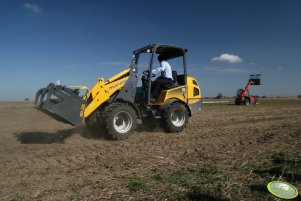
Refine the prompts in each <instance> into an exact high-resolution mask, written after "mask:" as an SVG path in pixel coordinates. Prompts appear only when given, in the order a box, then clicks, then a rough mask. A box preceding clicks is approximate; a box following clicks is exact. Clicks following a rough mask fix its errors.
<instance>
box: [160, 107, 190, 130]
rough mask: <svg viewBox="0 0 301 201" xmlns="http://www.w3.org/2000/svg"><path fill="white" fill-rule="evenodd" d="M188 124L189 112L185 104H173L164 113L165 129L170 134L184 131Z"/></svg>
mask: <svg viewBox="0 0 301 201" xmlns="http://www.w3.org/2000/svg"><path fill="white" fill-rule="evenodd" d="M187 122H188V112H187V109H186V107H185V105H184V104H182V103H179V102H175V103H171V104H170V105H169V106H168V107H167V108H166V109H165V110H164V112H163V124H164V125H163V127H164V130H165V131H166V132H168V133H179V132H181V131H183V129H184V128H185V127H186V124H187Z"/></svg>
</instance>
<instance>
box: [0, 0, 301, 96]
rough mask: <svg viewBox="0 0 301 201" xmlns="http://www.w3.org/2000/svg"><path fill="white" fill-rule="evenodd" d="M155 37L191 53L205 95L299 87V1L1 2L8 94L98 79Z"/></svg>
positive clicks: (0, 68) (0, 92) (0, 62)
mask: <svg viewBox="0 0 301 201" xmlns="http://www.w3.org/2000/svg"><path fill="white" fill-rule="evenodd" d="M149 43H164V44H173V45H179V46H183V47H185V48H187V49H188V50H189V52H188V57H187V64H188V73H189V74H190V75H192V76H194V77H196V78H197V79H198V80H199V82H200V84H201V86H202V92H203V96H204V97H205V96H216V95H217V94H218V93H223V94H224V95H226V96H233V95H235V93H236V91H237V89H238V88H242V87H244V86H245V84H246V82H247V80H248V77H249V74H252V73H261V74H262V83H263V85H261V86H254V87H252V88H251V92H252V94H256V95H260V96H262V95H267V96H296V95H298V94H301V79H300V76H301V1H298V0H283V1H278V0H264V1H262V0H252V1H251V0H249V1H247V0H246V1H236V0H227V1H223V0H219V1H215V0H210V1H209V0H208V1H200V0H187V1H168V0H161V1H159V0H155V1H141V0H140V1H138V0H127V1H123V0H112V1H102V0H97V1H92V0H87V1H76V0H72V1H71V0H70V1H58V0H51V1H50V0H48V1H46V0H44V1H42V0H41V1H38V0H36V1H23V0H15V1H14V0H2V1H0V99H1V100H23V99H24V98H26V97H28V98H30V99H33V98H34V96H35V92H36V91H37V89H39V88H41V87H45V86H47V84H48V83H49V82H55V81H56V80H61V82H62V84H65V85H79V84H80V85H86V86H88V87H91V86H93V84H94V83H95V82H96V81H97V78H98V77H104V78H109V77H110V76H112V75H114V74H115V73H117V72H119V71H121V70H123V69H125V68H127V66H128V65H129V64H130V62H131V55H132V51H133V50H135V49H138V48H140V47H142V46H145V45H147V44H149Z"/></svg>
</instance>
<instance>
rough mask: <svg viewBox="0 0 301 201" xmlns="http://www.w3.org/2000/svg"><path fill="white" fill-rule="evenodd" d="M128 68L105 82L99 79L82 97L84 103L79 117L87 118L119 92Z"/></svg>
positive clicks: (128, 70) (127, 75)
mask: <svg viewBox="0 0 301 201" xmlns="http://www.w3.org/2000/svg"><path fill="white" fill-rule="evenodd" d="M129 72H130V68H128V69H126V70H124V71H122V72H120V73H118V74H117V75H115V76H113V77H111V78H110V79H108V80H107V81H105V80H104V79H103V78H99V79H98V82H97V83H96V84H95V85H94V86H93V87H92V88H91V89H90V90H89V91H88V93H87V94H86V95H85V96H84V97H83V99H84V101H85V102H84V103H83V104H82V105H81V112H80V116H81V117H84V118H86V117H88V116H89V115H91V114H92V113H93V112H94V111H96V110H97V109H98V108H99V107H100V106H101V105H102V104H103V103H104V102H106V101H108V100H109V99H110V97H111V96H112V95H113V94H114V93H116V92H117V91H119V90H120V89H121V88H122V87H123V86H124V84H125V82H126V81H127V79H128V78H129Z"/></svg>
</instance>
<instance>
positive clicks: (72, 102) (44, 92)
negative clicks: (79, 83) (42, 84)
mask: <svg viewBox="0 0 301 201" xmlns="http://www.w3.org/2000/svg"><path fill="white" fill-rule="evenodd" d="M79 90H80V89H74V88H69V87H66V86H61V85H55V84H53V83H50V84H49V85H48V86H47V87H46V88H41V89H39V90H38V91H37V93H36V99H35V108H36V109H38V110H41V111H42V112H45V113H46V114H47V115H49V116H51V117H52V118H54V119H56V120H57V121H60V122H64V123H67V124H71V125H73V126H82V125H83V123H82V118H81V117H80V107H81V105H82V103H83V99H82V97H80V96H79Z"/></svg>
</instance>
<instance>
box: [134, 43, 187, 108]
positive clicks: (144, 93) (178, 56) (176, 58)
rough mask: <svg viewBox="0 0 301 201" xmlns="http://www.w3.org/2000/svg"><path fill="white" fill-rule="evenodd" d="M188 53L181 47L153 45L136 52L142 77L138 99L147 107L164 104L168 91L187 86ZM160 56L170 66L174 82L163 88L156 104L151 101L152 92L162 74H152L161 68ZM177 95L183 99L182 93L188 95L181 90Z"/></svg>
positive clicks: (136, 63)
mask: <svg viewBox="0 0 301 201" xmlns="http://www.w3.org/2000/svg"><path fill="white" fill-rule="evenodd" d="M186 52H187V50H186V49H183V48H181V47H176V46H171V45H158V44H151V45H148V46H146V47H144V48H141V49H138V50H136V51H134V52H133V57H134V60H135V65H137V66H138V67H137V68H138V69H139V70H138V74H139V75H141V79H140V80H139V81H138V90H137V93H138V94H137V95H136V98H137V97H138V99H140V100H141V99H142V101H143V102H144V103H145V104H146V105H152V104H162V103H164V99H165V98H166V96H167V94H166V91H168V90H171V89H174V88H177V87H179V86H184V85H186V80H187V79H186V78H187V71H186V58H185V53H186ZM159 55H161V56H163V57H164V58H165V60H166V61H167V62H168V63H169V64H170V66H171V68H172V76H173V82H172V83H169V84H166V85H164V86H163V87H162V90H161V93H160V96H159V98H158V99H156V100H155V103H154V102H152V101H151V92H152V88H153V86H154V81H155V80H156V79H157V77H158V76H160V74H157V75H155V74H153V73H150V72H152V70H154V69H156V68H158V67H159V66H160V63H159V61H158V56H159ZM176 93H179V97H182V96H183V95H182V93H186V91H184V90H183V89H180V90H176V91H175V92H174V93H173V94H176Z"/></svg>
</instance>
